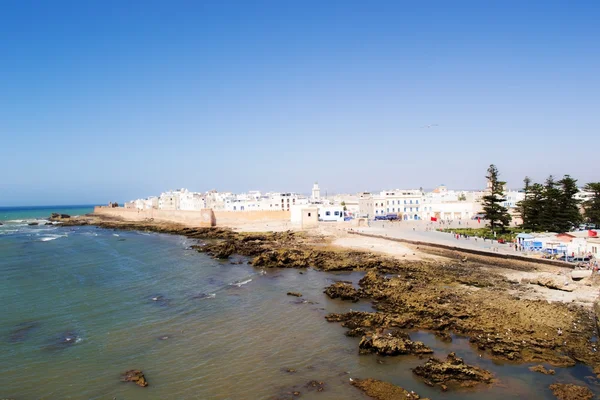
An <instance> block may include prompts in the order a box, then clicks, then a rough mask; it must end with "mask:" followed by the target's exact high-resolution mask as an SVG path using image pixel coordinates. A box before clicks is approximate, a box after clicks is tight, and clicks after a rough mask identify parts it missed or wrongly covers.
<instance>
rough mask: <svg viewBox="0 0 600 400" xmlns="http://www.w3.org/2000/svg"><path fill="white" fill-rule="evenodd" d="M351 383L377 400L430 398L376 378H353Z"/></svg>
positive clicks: (418, 399) (423, 399)
mask: <svg viewBox="0 0 600 400" xmlns="http://www.w3.org/2000/svg"><path fill="white" fill-rule="evenodd" d="M350 384H351V385H352V386H354V387H356V388H358V389H359V390H361V391H362V392H363V393H364V394H366V395H367V396H369V397H371V398H372V399H375V400H429V399H426V398H422V397H420V396H419V395H418V394H416V393H415V392H413V391H410V392H409V391H408V390H406V389H404V388H401V387H400V386H396V385H392V384H391V383H388V382H383V381H379V380H376V379H353V380H351V381H350Z"/></svg>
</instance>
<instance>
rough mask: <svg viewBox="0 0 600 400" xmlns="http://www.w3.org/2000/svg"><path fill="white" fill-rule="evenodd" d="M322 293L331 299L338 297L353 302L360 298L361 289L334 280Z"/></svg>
mask: <svg viewBox="0 0 600 400" xmlns="http://www.w3.org/2000/svg"><path fill="white" fill-rule="evenodd" d="M324 293H325V294H326V295H327V296H329V297H330V298H332V299H337V298H340V299H342V300H350V301H352V302H355V303H356V302H357V301H358V300H360V297H361V291H359V290H356V289H354V288H353V287H352V285H351V284H349V283H343V282H336V283H334V284H333V285H331V286H329V287H327V289H325V292H324Z"/></svg>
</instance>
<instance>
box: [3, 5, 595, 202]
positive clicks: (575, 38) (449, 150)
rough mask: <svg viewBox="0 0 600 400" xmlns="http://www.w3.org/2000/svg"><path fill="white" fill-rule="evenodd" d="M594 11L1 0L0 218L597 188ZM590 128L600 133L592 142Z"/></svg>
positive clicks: (587, 7)
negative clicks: (76, 208) (220, 197)
mask: <svg viewBox="0 0 600 400" xmlns="http://www.w3.org/2000/svg"><path fill="white" fill-rule="evenodd" d="M598 17H600V3H597V2H585V1H584V2H576V3H567V2H563V3H561V2H554V3H548V2H534V3H532V2H528V3H522V2H519V1H504V2H478V1H458V2H452V3H447V2H442V1H439V2H435V1H434V2H429V3H428V4H423V3H419V4H414V3H405V2H371V3H368V4H367V3H364V2H356V1H347V2H327V3H326V4H322V2H312V1H308V2H303V3H279V2H273V1H257V2H251V3H249V2H235V1H224V2H219V3H218V4H211V3H194V2H191V3H187V2H178V3H175V4H174V3H167V2H158V1H149V2H143V3H138V2H127V3H123V2H118V1H114V0H109V1H105V2H83V3H82V2H72V1H57V2H52V3H49V2H42V1H32V2H10V3H6V4H5V5H4V7H3V12H2V15H1V16H0V19H1V20H2V24H1V25H0V51H2V55H3V57H2V58H3V61H2V63H0V74H2V77H3V83H4V85H3V87H2V96H0V135H1V137H2V142H1V143H2V152H1V153H0V154H2V162H3V168H2V172H0V206H18V205H48V204H61V205H62V204H98V203H100V204H104V203H107V202H108V201H111V200H113V201H115V200H117V201H124V200H131V199H135V198H140V197H146V196H148V195H158V194H160V193H161V192H162V191H165V190H168V189H171V188H172V189H174V188H182V187H185V188H188V189H190V190H195V191H203V192H204V191H206V190H210V189H213V188H214V189H217V190H220V191H233V192H246V191H248V190H261V191H263V192H267V191H296V192H308V191H309V190H310V188H311V187H312V184H313V183H314V181H319V184H320V186H321V188H322V192H324V191H325V190H327V191H328V192H330V193H331V192H334V193H356V192H359V191H362V190H365V189H371V190H373V188H382V189H386V188H389V189H392V188H419V187H424V188H434V187H436V186H437V185H439V184H441V183H444V184H446V186H447V187H448V188H450V189H457V190H458V189H460V188H473V189H477V188H484V187H485V175H486V169H487V167H488V166H489V164H491V163H494V164H496V165H497V167H498V169H499V171H500V174H501V175H500V178H501V179H502V180H505V181H507V182H508V187H510V188H511V189H517V188H520V187H521V186H522V180H523V178H524V177H525V176H526V175H527V176H530V177H531V178H532V179H533V180H535V181H538V182H542V181H544V180H545V179H546V177H547V176H548V175H550V174H552V175H554V176H556V177H559V178H560V177H562V176H563V175H564V174H570V175H571V176H573V177H574V178H576V179H578V180H579V182H578V183H579V184H580V185H583V184H585V183H587V182H591V181H600V175H599V174H598V172H597V171H598V168H597V166H596V165H597V163H598V162H597V159H598V157H597V149H598V148H599V147H600V135H599V134H598V133H597V131H598V127H597V123H598V122H597V115H598V110H599V109H600V98H599V96H598V93H599V92H600V91H599V89H600V77H599V75H598V71H600V54H599V53H598V52H597V51H594V49H596V48H597V46H598V41H599V39H600V24H598V23H597V21H598ZM594 132H596V133H594Z"/></svg>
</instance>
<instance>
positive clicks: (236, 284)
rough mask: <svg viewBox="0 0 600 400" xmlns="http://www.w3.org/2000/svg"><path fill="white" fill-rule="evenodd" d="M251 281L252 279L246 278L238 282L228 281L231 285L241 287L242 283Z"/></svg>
mask: <svg viewBox="0 0 600 400" xmlns="http://www.w3.org/2000/svg"><path fill="white" fill-rule="evenodd" d="M250 282H252V279H246V280H245V281H240V282H233V283H230V285H231V286H237V287H241V286H242V285H245V284H247V283H250Z"/></svg>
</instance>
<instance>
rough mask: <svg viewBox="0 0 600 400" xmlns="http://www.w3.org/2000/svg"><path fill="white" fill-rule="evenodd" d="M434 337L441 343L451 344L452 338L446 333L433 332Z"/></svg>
mask: <svg viewBox="0 0 600 400" xmlns="http://www.w3.org/2000/svg"><path fill="white" fill-rule="evenodd" d="M435 336H436V337H437V338H438V339H440V340H441V341H442V342H448V343H449V342H451V341H452V336H450V334H449V333H448V332H445V331H435Z"/></svg>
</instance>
